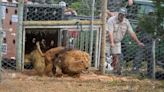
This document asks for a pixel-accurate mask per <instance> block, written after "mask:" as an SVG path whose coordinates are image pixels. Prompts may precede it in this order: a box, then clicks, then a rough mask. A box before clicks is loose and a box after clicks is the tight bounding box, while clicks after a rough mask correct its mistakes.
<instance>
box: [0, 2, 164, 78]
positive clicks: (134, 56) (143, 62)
mask: <svg viewBox="0 0 164 92" xmlns="http://www.w3.org/2000/svg"><path fill="white" fill-rule="evenodd" d="M46 1H47V0H46ZM49 1H50V2H49ZM61 1H64V2H65V3H66V4H67V6H68V8H69V9H70V8H71V9H70V11H69V13H68V12H67V14H66V13H65V6H62V5H60V4H59V3H60V2H61ZM140 1H141V0H140ZM45 3H46V4H45ZM49 3H51V4H49ZM92 4H93V2H92V0H54V2H53V3H52V2H51V0H48V2H44V0H43V2H42V1H41V2H40V0H39V1H38V0H32V3H28V4H25V6H24V16H23V18H24V21H45V22H48V21H58V20H60V21H61V22H62V20H68V22H69V20H75V21H76V22H78V20H91V19H92V17H93V18H94V19H99V18H100V13H101V6H102V5H101V0H96V1H95V4H94V5H92ZM122 6H127V0H108V9H109V10H110V11H111V12H118V9H119V8H120V7H122ZM92 7H94V8H93V9H94V16H92ZM127 9H128V15H127V18H128V19H129V20H130V23H131V24H132V27H133V29H134V31H135V32H136V34H137V36H138V38H139V39H140V40H141V41H142V42H144V44H145V48H139V47H138V46H137V45H136V43H134V41H132V40H131V39H130V36H129V35H126V37H125V39H124V40H123V41H122V54H121V55H120V62H121V67H122V71H123V75H131V74H137V75H141V77H145V76H146V77H152V76H153V75H152V74H153V71H155V74H156V75H155V76H156V78H158V79H163V77H164V75H163V72H164V70H163V68H164V65H163V64H164V61H163V60H164V58H163V56H164V51H163V50H164V44H163V43H164V40H163V39H158V40H156V48H155V50H156V51H155V56H156V58H155V64H154V63H153V59H152V58H153V56H152V54H153V53H152V43H153V41H152V37H147V36H148V34H145V32H144V30H142V31H143V33H142V32H141V33H140V32H137V26H138V24H137V23H138V21H139V18H140V17H141V16H140V15H142V14H148V13H149V12H148V11H149V9H153V5H152V3H151V4H149V3H143V2H134V5H132V6H127ZM6 11H7V10H6ZM18 12H19V11H18ZM75 12H76V13H75ZM69 25H71V26H74V27H73V28H71V27H69V28H68V26H69ZM50 26H51V27H52V28H50ZM50 26H49V28H48V29H46V28H44V26H39V27H40V28H37V27H38V26H34V25H33V27H35V28H34V29H33V28H29V29H26V30H25V31H26V37H27V39H28V41H30V42H32V39H31V38H29V37H33V36H34V37H38V38H40V37H41V39H39V40H40V41H41V40H42V38H43V39H46V41H47V40H48V39H51V37H50V35H51V34H53V33H54V30H57V32H58V33H57V34H58V36H56V35H54V34H53V35H51V36H55V37H59V38H57V40H58V41H59V42H57V41H55V42H57V43H56V44H57V45H59V46H60V45H65V46H68V47H73V48H78V49H80V50H83V51H87V52H90V49H89V48H90V44H91V42H93V46H92V47H93V52H92V66H94V67H97V68H98V67H99V64H100V61H99V60H100V45H101V44H100V43H101V39H100V38H101V30H100V29H99V27H97V28H95V29H94V30H93V37H91V29H90V28H91V25H90V24H88V25H87V26H89V27H87V29H85V27H81V28H78V27H80V26H78V27H77V28H75V26H77V24H69V23H68V25H62V26H61V25H50ZM82 26H83V25H82ZM54 27H55V28H56V29H53V28H54ZM30 30H31V31H30ZM47 30H48V31H47ZM50 30H51V31H50ZM52 31H53V32H52ZM51 32H52V33H51ZM44 35H48V36H46V37H43V36H44ZM145 37H146V38H145ZM52 38H53V37H52ZM91 39H93V41H91ZM37 40H38V39H37ZM47 42H51V41H50V40H48V41H47ZM60 42H61V43H60ZM26 44H27V43H26ZM28 45H29V44H28ZM57 45H56V46H57ZM107 45H110V44H109V43H107ZM47 46H50V43H48V45H47ZM107 48H108V49H110V46H108V47H107ZM48 49H50V47H49V48H46V49H45V51H46V50H48ZM26 51H27V50H26ZM107 52H109V50H107ZM111 58H112V56H111V54H110V53H109V54H107V57H106V60H107V61H109V62H108V63H109V64H107V66H106V68H107V69H109V70H111V67H109V66H110V65H111V62H112V60H111ZM154 66H155V68H154ZM24 67H25V68H27V69H31V68H33V66H32V64H31V63H27V64H25V66H24ZM2 68H3V69H14V70H15V69H16V61H14V60H11V62H10V60H7V59H4V60H3V61H2Z"/></svg>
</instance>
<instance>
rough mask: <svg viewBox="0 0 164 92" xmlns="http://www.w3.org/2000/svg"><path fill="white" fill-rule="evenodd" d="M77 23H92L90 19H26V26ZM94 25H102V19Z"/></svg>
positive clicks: (94, 22) (95, 21)
mask: <svg viewBox="0 0 164 92" xmlns="http://www.w3.org/2000/svg"><path fill="white" fill-rule="evenodd" d="M77 23H79V24H82V25H90V24H91V21H90V20H57V21H24V22H23V24H24V26H49V25H53V26H54V25H60V26H61V25H76V24H77ZM93 24H94V25H101V24H102V22H101V20H94V21H93Z"/></svg>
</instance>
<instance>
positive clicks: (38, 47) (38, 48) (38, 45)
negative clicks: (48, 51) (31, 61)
mask: <svg viewBox="0 0 164 92" xmlns="http://www.w3.org/2000/svg"><path fill="white" fill-rule="evenodd" d="M36 47H37V50H38V51H39V53H40V55H41V56H45V54H44V53H43V52H42V51H41V48H40V44H39V42H36Z"/></svg>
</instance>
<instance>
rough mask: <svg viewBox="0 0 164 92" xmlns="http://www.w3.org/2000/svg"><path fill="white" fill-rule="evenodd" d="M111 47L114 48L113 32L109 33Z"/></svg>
mask: <svg viewBox="0 0 164 92" xmlns="http://www.w3.org/2000/svg"><path fill="white" fill-rule="evenodd" d="M109 41H110V46H111V47H114V39H113V31H109Z"/></svg>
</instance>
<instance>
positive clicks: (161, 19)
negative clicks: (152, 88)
mask: <svg viewBox="0 0 164 92" xmlns="http://www.w3.org/2000/svg"><path fill="white" fill-rule="evenodd" d="M153 3H154V7H155V8H154V12H149V14H148V15H144V16H142V17H141V18H140V21H139V26H140V27H141V29H142V30H144V31H146V32H147V33H148V34H150V35H151V36H152V37H153V43H152V53H153V55H152V57H153V62H152V63H153V64H152V67H153V68H152V76H151V77H153V78H155V64H156V59H155V52H156V51H155V48H156V40H157V39H163V38H164V0H153Z"/></svg>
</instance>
